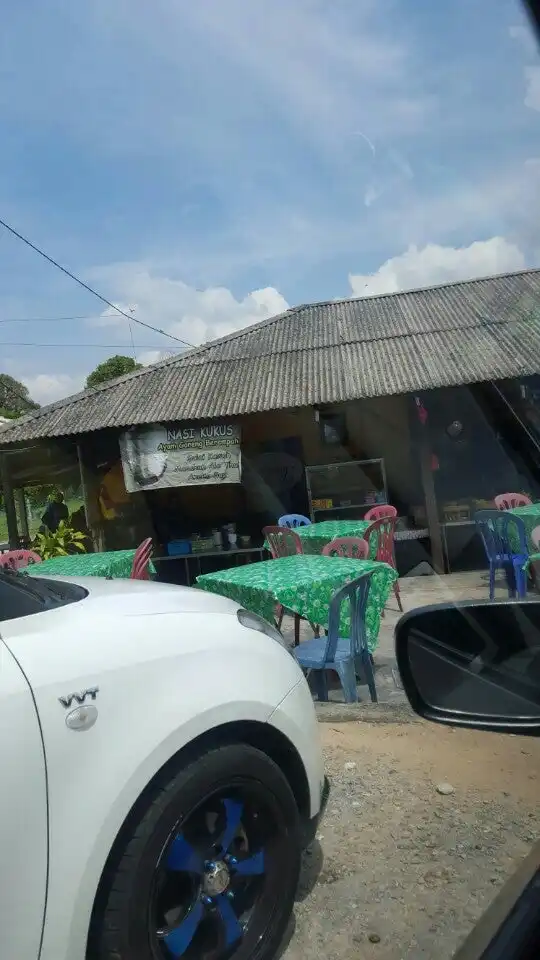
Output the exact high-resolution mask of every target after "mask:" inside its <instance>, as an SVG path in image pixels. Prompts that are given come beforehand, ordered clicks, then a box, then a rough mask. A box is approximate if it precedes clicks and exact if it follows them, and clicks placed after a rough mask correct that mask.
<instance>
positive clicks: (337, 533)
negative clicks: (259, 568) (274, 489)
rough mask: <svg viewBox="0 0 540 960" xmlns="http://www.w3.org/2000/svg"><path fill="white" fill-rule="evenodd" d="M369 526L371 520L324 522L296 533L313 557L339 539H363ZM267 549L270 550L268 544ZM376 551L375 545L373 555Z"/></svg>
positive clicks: (312, 524)
mask: <svg viewBox="0 0 540 960" xmlns="http://www.w3.org/2000/svg"><path fill="white" fill-rule="evenodd" d="M369 526H370V521H369V520H322V521H321V523H310V524H309V526H307V527H295V530H294V532H295V533H297V534H298V536H299V537H300V539H301V541H302V547H303V548H304V553H305V554H306V556H312V555H314V554H321V553H322V551H323V548H324V547H325V546H326V544H327V543H330V541H331V540H336V538H337V537H363V536H364V532H365V531H366V530H367V528H368V527H369ZM265 547H266V549H268V546H267V544H266V543H265ZM375 549H376V544H375V543H374V544H373V550H372V551H371V553H372V555H373V552H374V550H375Z"/></svg>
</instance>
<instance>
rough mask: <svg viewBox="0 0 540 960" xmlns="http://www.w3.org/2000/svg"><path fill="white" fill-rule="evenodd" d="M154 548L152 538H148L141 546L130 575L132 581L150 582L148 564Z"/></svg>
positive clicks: (134, 558) (137, 550) (138, 548)
mask: <svg viewBox="0 0 540 960" xmlns="http://www.w3.org/2000/svg"><path fill="white" fill-rule="evenodd" d="M153 549H154V547H153V544H152V537H148V538H147V539H146V540H143V542H142V543H140V544H139V546H138V547H137V549H136V551H135V556H134V557H133V566H132V567H131V573H130V575H129V578H130V580H150V573H149V571H148V564H149V563H150V557H151V556H152V551H153Z"/></svg>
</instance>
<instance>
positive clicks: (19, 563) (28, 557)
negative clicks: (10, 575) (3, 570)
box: [0, 550, 41, 570]
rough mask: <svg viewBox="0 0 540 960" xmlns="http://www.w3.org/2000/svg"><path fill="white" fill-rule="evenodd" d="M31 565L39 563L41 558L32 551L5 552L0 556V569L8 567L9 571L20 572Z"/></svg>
mask: <svg viewBox="0 0 540 960" xmlns="http://www.w3.org/2000/svg"><path fill="white" fill-rule="evenodd" d="M33 563H41V557H40V556H39V554H38V553H34V551H33V550H7V551H6V553H1V554H0V567H10V569H11V570H22V569H23V567H29V566H31V564H33Z"/></svg>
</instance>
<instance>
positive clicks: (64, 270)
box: [0, 219, 195, 347]
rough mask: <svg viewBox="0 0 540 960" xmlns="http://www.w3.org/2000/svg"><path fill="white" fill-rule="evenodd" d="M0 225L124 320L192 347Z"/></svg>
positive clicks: (1, 223) (15, 231) (10, 229)
mask: <svg viewBox="0 0 540 960" xmlns="http://www.w3.org/2000/svg"><path fill="white" fill-rule="evenodd" d="M0 226H1V227H4V230H7V231H8V232H9V233H11V234H12V235H13V236H14V237H17V239H18V240H21V242H22V243H24V244H26V246H27V247H30V249H31V250H34V251H35V253H38V254H39V256H40V257H43V259H44V260H46V261H47V263H50V264H52V266H53V267H56V269H57V270H60V271H61V272H62V273H64V274H65V275H66V277H69V278H70V280H74V281H75V283H78V284H79V286H80V287H83V288H84V289H85V290H87V291H88V293H91V294H92V296H94V297H97V298H98V300H101V302H102V303H105V304H106V305H107V306H108V307H110V308H111V310H116V312H117V313H119V314H121V316H122V317H125V318H126V320H129V322H130V323H138V324H139V325H140V326H141V327H146V329H147V330H153V331H154V333H161V334H162V336H164V337H168V338H169V340H176V342H177V343H183V344H184V346H185V347H193V346H195V344H193V343H189V342H188V341H187V340H182V339H181V337H175V335H174V334H173V333H166V331H165V330H160V328H159V327H154V326H152V324H150V323H145V322H144V320H137V318H136V317H134V316H130V314H129V313H126V312H125V311H124V310H121V309H120V307H117V306H116V304H114V303H111V301H110V300H107V298H106V297H103V296H102V295H101V293H98V292H97V290H94V289H93V287H90V286H89V285H88V284H87V283H85V282H84V280H81V279H80V278H79V277H77V276H75V274H74V273H71V272H70V271H69V270H68V269H67V268H66V267H63V266H62V264H61V263H58V262H57V261H56V260H53V258H52V257H49V255H48V254H47V253H45V251H44V250H41V249H40V248H39V247H37V246H36V244H35V243H32V241H31V240H29V239H28V238H27V237H23V235H22V233H19V232H18V231H17V230H15V228H14V227H11V226H10V225H9V223H6V222H5V220H1V219H0Z"/></svg>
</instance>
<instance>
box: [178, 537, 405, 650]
mask: <svg viewBox="0 0 540 960" xmlns="http://www.w3.org/2000/svg"><path fill="white" fill-rule="evenodd" d="M332 539H333V538H332ZM366 570H375V573H374V576H373V578H372V581H371V589H370V593H369V599H368V608H367V613H366V633H367V640H368V646H369V649H370V651H371V652H373V650H374V649H375V647H376V646H377V640H378V636H379V625H380V619H381V613H382V611H383V610H384V607H385V605H386V601H387V600H388V594H389V593H390V588H391V586H392V583H393V582H394V580H395V579H396V577H397V574H396V571H395V570H393V569H392V567H390V566H388V565H387V564H386V563H377V562H376V561H374V560H349V559H347V558H342V557H320V556H318V557H317V556H305V555H296V556H294V557H280V558H279V559H277V560H264V561H262V563H250V564H248V565H247V566H245V567H232V568H231V569H229V570H219V571H218V572H217V573H205V574H203V575H202V576H199V577H197V586H198V587H199V588H200V589H202V590H209V591H211V592H212V593H220V594H222V596H224V597H230V599H231V600H235V601H236V602H237V603H239V604H241V605H242V606H243V607H245V608H246V609H247V610H251V611H252V612H253V613H258V614H259V615H260V616H262V617H264V618H265V620H268V621H269V622H270V623H271V622H272V621H273V619H274V613H275V608H276V602H278V603H281V604H282V605H283V606H284V607H286V609H287V610H292V611H293V612H294V613H299V614H300V615H301V616H302V617H305V619H306V620H308V621H309V622H310V623H317V624H320V625H321V626H323V627H328V607H329V604H330V600H331V599H332V597H333V595H334V593H335V592H336V590H338V589H339V587H342V586H344V584H346V583H349V581H350V580H354V578H355V577H358V576H360V574H361V573H363V572H364V571H366ZM347 608H348V604H343V606H342V617H341V622H340V633H341V635H342V636H345V637H346V636H348V634H349V632H350V622H351V621H350V612H349V610H348V609H347Z"/></svg>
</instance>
